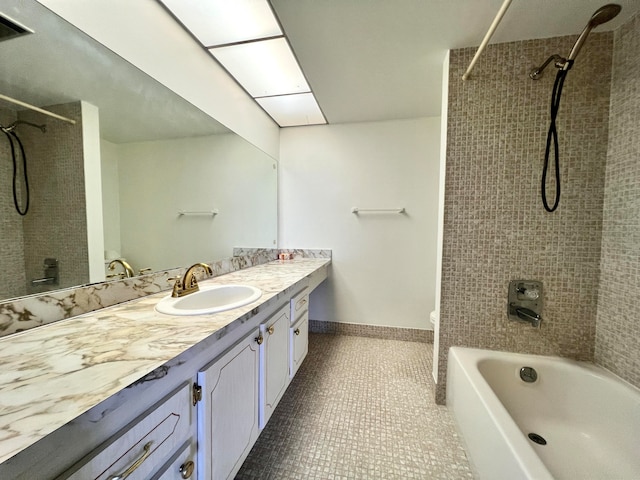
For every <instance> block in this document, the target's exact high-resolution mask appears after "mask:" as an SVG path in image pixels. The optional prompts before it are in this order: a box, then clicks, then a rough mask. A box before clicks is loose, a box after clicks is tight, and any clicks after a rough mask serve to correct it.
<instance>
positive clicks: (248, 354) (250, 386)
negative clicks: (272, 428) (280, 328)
mask: <svg viewBox="0 0 640 480" xmlns="http://www.w3.org/2000/svg"><path fill="white" fill-rule="evenodd" d="M258 336H259V332H258V330H256V331H255V332H254V333H253V334H252V335H249V336H248V337H247V338H245V339H244V340H241V341H240V342H239V343H237V344H236V345H235V346H234V347H232V348H231V349H229V350H228V351H227V352H225V353H223V354H222V355H221V356H220V357H218V358H217V359H216V360H214V361H213V362H212V363H211V364H209V366H207V367H205V368H203V369H202V370H201V371H200V372H198V384H199V385H200V386H201V387H202V400H201V401H200V402H198V445H199V453H198V470H199V472H200V473H201V475H202V476H201V477H199V478H203V479H206V480H209V479H214V480H218V479H227V478H233V477H234V476H235V474H236V473H237V472H238V470H239V469H240V467H241V466H242V462H244V460H245V458H246V457H247V455H248V454H249V451H250V450H251V447H252V446H253V444H254V443H255V441H256V439H257V438H258V433H259V429H258V364H259V347H258V342H257V341H256V339H257V337H258Z"/></svg>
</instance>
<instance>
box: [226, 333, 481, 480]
mask: <svg viewBox="0 0 640 480" xmlns="http://www.w3.org/2000/svg"><path fill="white" fill-rule="evenodd" d="M432 347H433V346H432V345H431V344H425V343H418V342H403V341H398V340H381V339H375V338H364V337H352V336H343V335H329V334H310V337H309V354H308V356H307V359H306V360H305V361H304V363H303V364H302V367H301V368H300V370H299V371H298V374H297V375H296V377H295V379H294V381H293V382H292V383H291V385H290V386H289V389H288V390H287V392H286V393H285V395H284V397H283V398H282V400H281V401H280V404H279V405H278V408H277V409H276V410H275V412H274V413H273V416H272V417H271V420H269V424H268V425H267V427H266V428H265V430H264V431H263V432H262V434H261V435H260V438H259V439H258V441H257V443H256V444H255V446H254V447H253V449H252V451H251V453H250V454H249V457H248V458H247V460H246V461H245V463H244V465H243V466H242V469H241V470H240V472H238V475H237V477H236V479H241V480H255V479H274V480H276V479H277V480H285V479H309V480H329V479H335V480H338V479H345V480H346V479H349V480H351V479H367V480H369V479H385V480H391V479H421V480H422V479H432V478H433V479H456V480H457V479H467V478H468V479H471V478H473V476H472V474H471V471H470V469H469V464H468V462H467V458H466V455H465V453H464V450H463V448H462V446H461V444H460V441H459V439H458V437H457V434H456V432H455V428H454V426H453V419H452V418H451V416H450V414H449V412H448V411H447V409H446V407H443V406H439V405H436V404H435V403H434V388H435V387H434V384H433V379H432V378H431V356H432Z"/></svg>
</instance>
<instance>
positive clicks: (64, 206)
mask: <svg viewBox="0 0 640 480" xmlns="http://www.w3.org/2000/svg"><path fill="white" fill-rule="evenodd" d="M46 108H47V109H48V110H51V111H52V112H55V113H58V114H60V115H63V116H65V117H67V118H72V119H75V120H77V121H78V123H76V124H75V125H71V124H69V123H66V122H62V121H59V120H55V119H52V118H47V117H45V116H43V115H42V114H39V113H37V112H32V111H23V112H20V114H19V117H20V119H21V120H26V121H29V122H33V123H35V124H45V125H46V133H43V132H41V131H40V130H38V129H37V128H33V127H29V126H25V125H21V126H19V127H18V129H19V131H20V138H21V139H22V140H23V142H24V143H25V148H27V145H28V152H27V158H28V163H29V165H28V166H29V183H30V187H31V188H30V191H31V206H30V207H29V213H28V214H27V215H26V216H25V217H24V222H23V226H24V243H25V245H24V250H25V271H26V280H27V285H26V291H25V292H24V293H23V295H24V294H30V293H40V292H44V291H47V290H50V289H51V288H52V287H51V286H41V287H31V285H30V281H31V280H32V279H34V278H43V276H44V268H43V264H44V259H45V258H46V257H54V258H57V259H58V261H59V264H60V284H59V285H58V286H54V287H53V288H55V289H59V288H64V287H70V286H72V285H80V284H83V283H87V282H88V281H89V253H88V248H87V213H86V207H85V190H84V153H83V144H82V125H81V122H80V119H81V117H82V113H81V110H80V103H79V102H75V103H69V104H65V105H54V106H48V107H46Z"/></svg>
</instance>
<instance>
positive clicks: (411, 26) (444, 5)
mask: <svg viewBox="0 0 640 480" xmlns="http://www.w3.org/2000/svg"><path fill="white" fill-rule="evenodd" d="M270 1H271V4H272V6H273V9H274V11H275V12H276V14H277V16H278V18H279V20H280V22H281V24H282V27H283V28H284V31H285V33H286V35H287V37H288V38H289V42H290V44H291V46H292V48H293V50H294V52H295V54H296V56H297V58H298V60H299V62H300V64H301V66H302V69H303V70H304V72H305V75H306V77H307V80H308V81H309V84H310V85H311V88H312V89H313V91H314V93H315V95H316V98H317V100H318V103H319V104H320V107H321V108H322V110H323V112H324V113H325V116H326V117H327V120H328V121H329V123H345V122H362V121H379V120H389V119H400V118H415V117H423V116H437V115H439V114H440V105H441V98H440V91H441V86H442V85H441V84H442V62H443V59H444V56H445V52H446V50H447V49H450V48H461V47H469V46H477V45H479V44H480V42H481V41H482V38H483V37H484V35H485V33H486V32H487V30H488V28H489V26H490V25H491V22H492V21H493V19H494V17H495V15H496V13H497V12H498V10H499V9H500V6H501V5H502V0H270ZM617 3H619V4H620V5H622V13H621V14H620V15H619V16H618V17H616V18H615V19H614V20H612V21H611V22H609V23H606V24H604V25H602V26H600V27H597V29H596V30H594V31H595V32H599V31H605V30H612V29H615V28H618V27H619V26H620V25H621V24H622V23H624V22H625V21H626V20H628V19H629V18H630V17H631V16H633V14H634V13H637V12H638V11H639V10H640V0H619V1H617ZM604 4H605V1H604V0H514V1H513V3H512V4H511V7H510V8H509V10H508V11H507V13H506V15H505V16H504V18H503V20H502V22H501V24H500V25H499V27H498V29H497V31H496V33H495V35H494V37H493V39H492V41H491V43H501V42H509V41H516V40H526V39H533V38H548V37H555V36H562V35H574V34H575V35H577V34H579V33H580V32H581V31H582V29H583V28H584V26H585V25H586V24H587V22H588V20H589V18H590V17H591V15H592V14H593V13H594V12H595V11H596V10H597V9H598V8H600V7H601V6H602V5H604ZM559 53H560V54H563V55H568V53H569V52H566V53H564V52H559ZM532 66H533V65H532ZM476 68H480V67H479V66H477V67H476Z"/></svg>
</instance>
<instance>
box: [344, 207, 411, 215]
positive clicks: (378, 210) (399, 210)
mask: <svg viewBox="0 0 640 480" xmlns="http://www.w3.org/2000/svg"><path fill="white" fill-rule="evenodd" d="M361 212H363V213H367V212H372V213H406V211H405V208H404V207H401V208H358V207H353V208H352V209H351V213H355V214H356V215H357V214H358V213H361Z"/></svg>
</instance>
